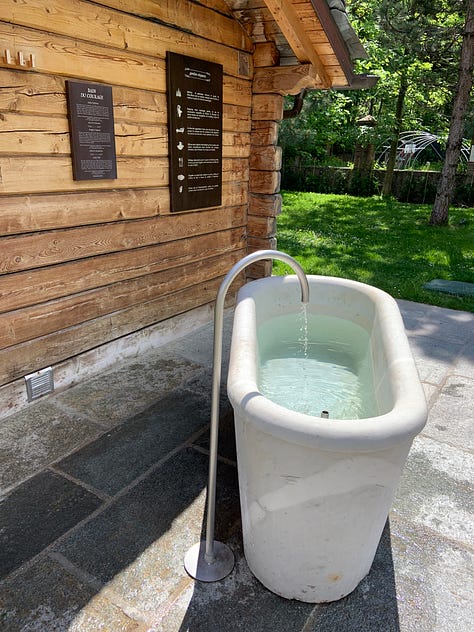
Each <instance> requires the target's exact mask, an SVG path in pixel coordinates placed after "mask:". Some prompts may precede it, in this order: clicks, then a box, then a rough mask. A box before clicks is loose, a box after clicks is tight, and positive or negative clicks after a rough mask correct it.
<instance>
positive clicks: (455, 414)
mask: <svg viewBox="0 0 474 632" xmlns="http://www.w3.org/2000/svg"><path fill="white" fill-rule="evenodd" d="M473 428H474V378H466V377H464V376H461V375H450V376H449V377H448V378H447V379H446V381H445V383H444V385H443V388H442V389H441V390H440V391H439V394H438V397H437V398H436V400H435V402H434V403H433V406H432V408H431V410H430V415H429V419H428V423H427V425H426V426H425V429H424V431H423V433H424V434H426V435H428V436H430V437H432V438H434V439H438V440H439V441H443V442H446V443H449V444H451V445H455V446H458V447H460V448H462V449H464V450H471V451H472V450H474V432H473Z"/></svg>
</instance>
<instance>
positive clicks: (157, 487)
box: [55, 448, 240, 619]
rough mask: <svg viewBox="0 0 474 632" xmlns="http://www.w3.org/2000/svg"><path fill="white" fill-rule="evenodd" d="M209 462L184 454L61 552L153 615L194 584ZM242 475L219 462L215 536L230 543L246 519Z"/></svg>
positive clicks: (66, 542)
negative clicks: (191, 554)
mask: <svg viewBox="0 0 474 632" xmlns="http://www.w3.org/2000/svg"><path fill="white" fill-rule="evenodd" d="M207 470H208V458H207V456H206V455H205V454H202V453H201V452H198V451H196V450H194V449H192V448H188V449H183V450H182V451H180V452H179V453H178V454H177V455H175V456H173V457H172V458H170V459H169V460H168V461H167V462H166V463H164V464H163V465H162V466H161V467H160V468H158V469H157V470H156V471H154V472H152V473H151V474H149V475H148V476H147V477H146V478H145V479H144V480H143V481H142V482H141V483H139V484H138V485H137V486H135V487H134V488H132V489H131V490H130V491H129V492H128V493H126V494H124V495H123V496H121V497H119V498H118V499H117V500H116V501H114V502H113V503H112V504H111V505H110V506H108V507H107V508H106V509H105V510H104V511H103V512H102V513H100V514H99V515H97V516H96V517H94V518H93V519H92V520H91V521H89V522H88V523H87V524H84V525H83V526H81V527H80V528H78V529H77V530H75V531H74V533H72V534H71V535H70V536H69V537H66V538H63V540H62V541H61V543H60V544H58V546H56V547H55V551H57V552H59V553H60V554H61V555H62V556H63V557H64V558H66V559H67V560H68V561H69V562H71V563H72V564H73V565H74V566H75V567H77V568H79V569H81V571H85V573H87V574H88V575H90V576H92V577H94V578H95V579H96V580H97V581H98V582H99V583H100V585H101V586H106V589H105V592H104V594H108V591H113V593H114V594H115V595H119V596H120V597H121V598H122V599H123V601H124V602H126V603H128V604H130V605H131V606H132V607H135V608H139V609H140V611H141V612H142V613H144V614H145V615H146V617H147V618H148V619H149V618H152V617H153V615H154V613H156V612H157V611H158V610H159V608H160V607H161V605H162V604H163V603H164V602H165V601H166V600H168V599H170V598H171V596H172V595H174V594H175V593H176V591H177V590H178V589H179V587H180V585H181V584H182V583H183V581H184V582H185V583H189V581H190V579H189V578H188V576H187V575H186V572H185V570H184V566H183V560H184V555H185V553H186V551H187V550H188V548H190V546H191V545H192V544H194V543H195V542H199V541H200V540H201V537H202V536H203V516H204V504H205V488H206V483H207ZM238 505H239V501H238V485H237V474H236V469H235V468H234V467H231V466H228V465H225V464H219V484H218V491H217V504H216V506H217V516H218V520H217V522H216V537H217V538H218V539H222V540H227V539H228V538H229V534H230V533H231V532H232V530H233V529H234V528H235V524H236V522H238V521H239V519H240V514H239V509H238Z"/></svg>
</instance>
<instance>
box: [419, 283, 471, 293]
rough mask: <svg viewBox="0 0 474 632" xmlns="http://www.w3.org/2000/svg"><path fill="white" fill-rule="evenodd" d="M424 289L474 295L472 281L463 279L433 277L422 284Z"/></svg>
mask: <svg viewBox="0 0 474 632" xmlns="http://www.w3.org/2000/svg"><path fill="white" fill-rule="evenodd" d="M423 287H424V288H425V290H432V291H433V292H443V293H445V294H455V295H456V296H474V283H467V282H465V281H447V280H445V279H433V280H432V281H428V283H425V284H424V286H423Z"/></svg>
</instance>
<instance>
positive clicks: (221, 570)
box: [184, 540, 235, 582]
mask: <svg viewBox="0 0 474 632" xmlns="http://www.w3.org/2000/svg"><path fill="white" fill-rule="evenodd" d="M213 554H214V559H213V561H212V562H207V561H206V540H202V541H201V542H197V543H196V544H194V545H193V546H192V547H191V548H190V549H189V550H188V552H187V553H186V555H185V557H184V568H185V569H186V572H187V573H188V575H190V576H191V577H192V578H193V579H197V580H199V581H201V582H218V581H219V580H221V579H224V577H227V575H229V574H230V573H231V572H232V570H233V568H234V564H235V558H234V554H233V553H232V551H231V549H229V547H228V546H227V545H226V544H223V543H222V542H218V541H217V540H214V546H213Z"/></svg>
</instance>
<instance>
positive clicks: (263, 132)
mask: <svg viewBox="0 0 474 632" xmlns="http://www.w3.org/2000/svg"><path fill="white" fill-rule="evenodd" d="M251 139H252V145H276V144H277V142H278V123H277V122H276V121H253V123H252V136H251Z"/></svg>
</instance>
